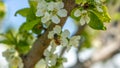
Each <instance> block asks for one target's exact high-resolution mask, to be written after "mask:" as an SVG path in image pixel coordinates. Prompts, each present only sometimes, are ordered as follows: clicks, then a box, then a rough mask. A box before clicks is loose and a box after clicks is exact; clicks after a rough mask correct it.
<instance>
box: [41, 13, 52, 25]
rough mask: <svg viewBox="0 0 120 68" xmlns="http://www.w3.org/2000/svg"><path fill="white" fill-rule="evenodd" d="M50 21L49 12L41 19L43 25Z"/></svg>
mask: <svg viewBox="0 0 120 68" xmlns="http://www.w3.org/2000/svg"><path fill="white" fill-rule="evenodd" d="M49 20H50V14H49V13H48V12H46V13H45V16H44V17H42V18H41V22H42V23H46V22H48V21H49Z"/></svg>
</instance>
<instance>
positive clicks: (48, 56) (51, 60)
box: [44, 43, 66, 68]
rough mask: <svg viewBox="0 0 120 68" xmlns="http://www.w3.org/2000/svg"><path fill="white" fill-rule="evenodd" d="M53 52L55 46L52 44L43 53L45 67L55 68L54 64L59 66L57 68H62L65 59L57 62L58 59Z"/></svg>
mask: <svg viewBox="0 0 120 68" xmlns="http://www.w3.org/2000/svg"><path fill="white" fill-rule="evenodd" d="M55 50H56V46H55V45H54V44H53V43H51V44H50V46H49V47H48V49H46V50H45V51H44V56H45V62H46V66H47V67H49V68H50V67H54V66H55V67H56V64H59V66H57V68H64V67H63V62H65V61H66V59H65V58H63V59H62V60H59V59H60V57H59V56H58V55H57V54H56V53H55Z"/></svg>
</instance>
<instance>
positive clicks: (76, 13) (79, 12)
mask: <svg viewBox="0 0 120 68" xmlns="http://www.w3.org/2000/svg"><path fill="white" fill-rule="evenodd" d="M74 16H76V17H79V16H81V11H80V10H79V9H77V10H75V12H74Z"/></svg>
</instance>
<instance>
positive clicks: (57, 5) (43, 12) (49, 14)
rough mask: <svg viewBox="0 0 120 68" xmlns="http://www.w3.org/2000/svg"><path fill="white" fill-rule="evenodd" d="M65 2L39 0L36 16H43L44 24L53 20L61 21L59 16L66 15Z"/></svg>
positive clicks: (54, 21)
mask: <svg viewBox="0 0 120 68" xmlns="http://www.w3.org/2000/svg"><path fill="white" fill-rule="evenodd" d="M63 8H64V3H63V2H62V1H56V2H53V1H52V2H46V1H45V0H41V1H38V5H37V11H36V16H38V17H41V22H42V23H43V24H46V23H48V21H50V20H51V22H53V23H55V24H58V23H60V18H59V17H66V16H67V10H65V9H63Z"/></svg>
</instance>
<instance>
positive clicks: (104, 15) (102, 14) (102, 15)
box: [92, 6, 111, 22]
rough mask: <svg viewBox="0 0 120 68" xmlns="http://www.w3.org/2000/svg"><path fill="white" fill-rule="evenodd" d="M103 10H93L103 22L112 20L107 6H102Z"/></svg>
mask: <svg viewBox="0 0 120 68" xmlns="http://www.w3.org/2000/svg"><path fill="white" fill-rule="evenodd" d="M102 10H103V12H99V11H97V10H94V9H93V10H92V12H93V13H94V14H96V15H97V16H98V17H99V19H100V20H101V21H102V22H110V20H111V17H110V15H109V13H108V11H107V8H106V6H102Z"/></svg>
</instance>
